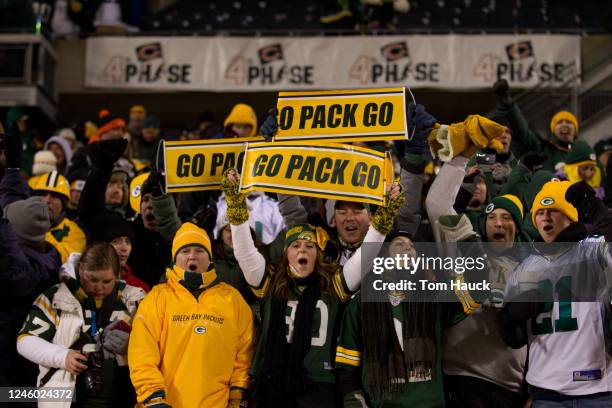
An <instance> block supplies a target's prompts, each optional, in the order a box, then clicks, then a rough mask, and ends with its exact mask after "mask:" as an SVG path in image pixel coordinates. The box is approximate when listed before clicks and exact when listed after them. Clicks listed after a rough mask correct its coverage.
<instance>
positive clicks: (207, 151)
mask: <svg viewBox="0 0 612 408" xmlns="http://www.w3.org/2000/svg"><path fill="white" fill-rule="evenodd" d="M262 140H263V138H262V137H244V138H235V139H212V140H194V141H184V142H163V152H164V153H163V154H164V168H165V173H166V192H167V193H178V192H184V191H196V190H218V189H219V187H220V186H221V180H222V179H223V171H224V170H225V169H227V168H229V167H234V168H236V169H238V170H240V169H241V168H242V159H243V157H244V149H245V146H246V143H247V142H259V141H262Z"/></svg>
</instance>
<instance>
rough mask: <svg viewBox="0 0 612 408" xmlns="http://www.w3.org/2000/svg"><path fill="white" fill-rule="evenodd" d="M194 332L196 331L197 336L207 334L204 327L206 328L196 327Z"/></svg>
mask: <svg viewBox="0 0 612 408" xmlns="http://www.w3.org/2000/svg"><path fill="white" fill-rule="evenodd" d="M193 331H194V332H195V333H196V334H204V333H206V327H204V326H196V327H195V328H194V329H193Z"/></svg>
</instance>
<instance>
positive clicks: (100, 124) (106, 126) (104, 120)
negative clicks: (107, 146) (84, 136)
mask: <svg viewBox="0 0 612 408" xmlns="http://www.w3.org/2000/svg"><path fill="white" fill-rule="evenodd" d="M126 126H127V125H126V124H125V121H124V120H123V119H121V118H119V117H117V116H114V115H112V114H111V113H110V112H109V111H107V110H102V111H101V112H100V117H99V118H98V120H97V121H96V127H97V128H98V129H97V131H96V133H95V134H94V135H92V136H91V138H90V139H89V142H88V143H90V144H91V143H94V142H98V141H100V140H102V135H103V134H104V133H106V132H108V131H109V130H111V129H114V128H116V127H124V128H125V127H126Z"/></svg>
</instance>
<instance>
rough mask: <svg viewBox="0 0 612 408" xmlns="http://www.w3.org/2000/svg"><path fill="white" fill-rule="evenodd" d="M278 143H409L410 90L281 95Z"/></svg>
mask: <svg viewBox="0 0 612 408" xmlns="http://www.w3.org/2000/svg"><path fill="white" fill-rule="evenodd" d="M277 108H278V117H277V119H278V133H277V135H276V136H275V138H274V140H275V141H297V140H300V141H305V140H324V141H326V142H356V141H373V140H406V139H407V138H408V137H407V135H408V132H407V121H406V89H405V88H381V89H359V90H344V91H320V92H316V91H314V92H313V91H309V92H279V94H278V102H277Z"/></svg>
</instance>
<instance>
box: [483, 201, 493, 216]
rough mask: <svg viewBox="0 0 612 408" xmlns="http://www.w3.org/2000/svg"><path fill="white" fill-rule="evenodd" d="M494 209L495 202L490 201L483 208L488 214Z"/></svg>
mask: <svg viewBox="0 0 612 408" xmlns="http://www.w3.org/2000/svg"><path fill="white" fill-rule="evenodd" d="M494 209H495V204H493V203H491V204H489V205H487V208H485V214H490V213H491V212H493V210H494Z"/></svg>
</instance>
